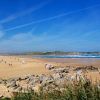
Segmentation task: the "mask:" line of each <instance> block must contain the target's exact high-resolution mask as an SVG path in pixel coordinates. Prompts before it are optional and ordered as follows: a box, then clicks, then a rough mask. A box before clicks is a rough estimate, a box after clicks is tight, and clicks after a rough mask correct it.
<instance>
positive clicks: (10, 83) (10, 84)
mask: <svg viewBox="0 0 100 100" xmlns="http://www.w3.org/2000/svg"><path fill="white" fill-rule="evenodd" d="M6 86H7V87H16V86H17V85H16V81H14V80H13V81H7V84H6Z"/></svg>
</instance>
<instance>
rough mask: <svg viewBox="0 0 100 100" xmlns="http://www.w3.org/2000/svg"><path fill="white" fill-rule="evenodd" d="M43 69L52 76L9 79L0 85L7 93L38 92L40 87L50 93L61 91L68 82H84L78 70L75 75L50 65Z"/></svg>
mask: <svg viewBox="0 0 100 100" xmlns="http://www.w3.org/2000/svg"><path fill="white" fill-rule="evenodd" d="M45 68H47V69H48V70H51V71H52V72H53V73H52V75H44V74H42V75H28V76H24V77H18V78H10V79H8V80H3V79H1V80H0V84H3V85H4V86H5V87H6V88H7V90H8V91H7V92H9V93H12V92H28V91H29V90H31V91H35V92H38V91H39V89H40V88H41V87H42V88H43V90H44V91H50V90H52V89H55V90H56V89H58V88H60V89H63V88H64V87H65V86H66V84H67V83H68V82H69V81H70V82H73V81H74V80H77V81H78V80H79V79H80V78H81V79H83V80H85V77H84V74H83V72H82V70H81V69H80V68H78V70H77V69H74V70H75V73H74V74H70V73H69V71H70V68H69V67H61V68H57V67H56V68H55V67H54V66H51V65H48V66H47V65H46V66H45Z"/></svg>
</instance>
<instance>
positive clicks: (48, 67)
mask: <svg viewBox="0 0 100 100" xmlns="http://www.w3.org/2000/svg"><path fill="white" fill-rule="evenodd" d="M45 68H46V69H48V70H51V69H54V66H53V65H51V64H45Z"/></svg>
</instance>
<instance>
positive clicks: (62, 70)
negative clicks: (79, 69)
mask: <svg viewBox="0 0 100 100" xmlns="http://www.w3.org/2000/svg"><path fill="white" fill-rule="evenodd" d="M53 71H54V72H55V73H69V71H68V69H67V68H56V69H54V70H53Z"/></svg>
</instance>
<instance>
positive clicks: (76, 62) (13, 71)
mask: <svg viewBox="0 0 100 100" xmlns="http://www.w3.org/2000/svg"><path fill="white" fill-rule="evenodd" d="M46 64H51V65H53V66H54V67H55V69H59V68H60V69H59V71H61V70H62V69H61V68H63V67H66V68H67V67H69V66H70V69H71V70H70V69H69V71H68V73H66V74H64V75H67V77H68V76H70V78H72V77H73V76H75V73H76V72H75V71H73V69H76V68H78V67H83V66H93V67H95V68H100V59H94V58H91V59H87V58H81V59H79V58H74V59H71V58H32V57H28V56H0V79H1V83H2V84H0V95H1V96H4V97H11V95H12V92H13V91H15V90H16V89H13V90H12V88H13V85H15V83H16V84H19V85H18V87H17V89H21V88H23V89H24V88H26V87H27V86H28V85H29V84H31V82H33V81H34V80H36V79H34V76H32V75H35V76H37V75H39V76H41V77H47V76H49V75H53V77H54V78H56V77H59V74H58V73H56V74H54V72H52V70H48V69H46V67H45V65H46ZM64 70H65V69H64ZM30 75H31V76H30ZM45 75H46V76H45ZM86 75H87V77H88V78H90V79H92V80H93V82H95V81H96V80H100V72H98V71H95V70H90V71H89V70H88V72H86ZM27 76H28V79H31V78H32V80H30V81H29V82H30V83H27V81H28V79H27ZM18 77H19V78H22V77H24V80H23V78H22V79H21V81H20V79H19V78H18ZM17 78H18V81H15V80H16V79H17ZM36 78H37V77H36ZM38 78H39V77H38ZM3 79H4V80H8V81H6V86H5V81H4V80H3ZM42 80H43V79H42ZM59 80H60V78H59ZM59 80H58V81H59ZM17 82H19V83H17ZM36 82H37V81H36ZM44 82H45V81H44ZM38 84H39V86H38V85H37V84H36V86H35V87H34V86H31V87H32V88H33V89H34V90H35V91H38V90H39V87H40V85H41V84H40V83H38ZM9 85H11V87H9V88H8V87H7V86H9ZM29 86H30V85H29ZM14 87H16V85H15V86H14ZM9 91H10V92H9ZM16 91H18V90H16Z"/></svg>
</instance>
